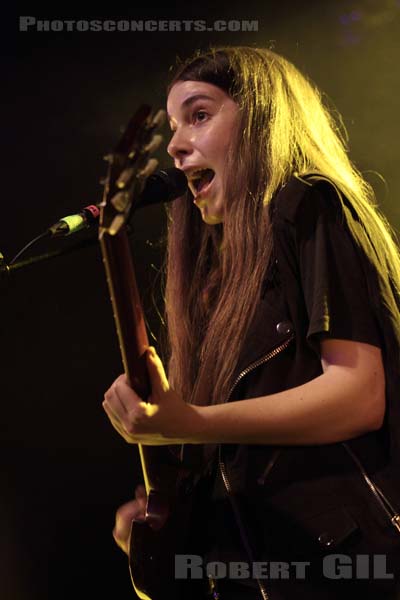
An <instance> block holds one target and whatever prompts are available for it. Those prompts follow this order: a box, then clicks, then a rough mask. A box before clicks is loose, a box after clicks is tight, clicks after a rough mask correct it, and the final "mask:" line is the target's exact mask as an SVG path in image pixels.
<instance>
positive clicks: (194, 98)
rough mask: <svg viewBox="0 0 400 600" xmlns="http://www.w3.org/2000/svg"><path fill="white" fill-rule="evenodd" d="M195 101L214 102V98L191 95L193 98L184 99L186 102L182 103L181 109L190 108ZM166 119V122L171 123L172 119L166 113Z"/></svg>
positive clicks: (203, 95) (205, 95)
mask: <svg viewBox="0 0 400 600" xmlns="http://www.w3.org/2000/svg"><path fill="white" fill-rule="evenodd" d="M197 100H212V101H215V99H214V98H212V97H211V96H208V95H207V94H193V96H189V97H188V98H186V100H184V101H183V102H182V104H181V108H188V106H191V105H192V104H194V103H195V102H196V101H197ZM167 118H168V121H171V119H172V117H171V116H170V115H169V113H167Z"/></svg>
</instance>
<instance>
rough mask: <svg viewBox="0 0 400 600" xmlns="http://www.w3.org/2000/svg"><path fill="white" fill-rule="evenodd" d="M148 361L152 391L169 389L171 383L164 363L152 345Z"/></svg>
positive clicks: (154, 392)
mask: <svg viewBox="0 0 400 600" xmlns="http://www.w3.org/2000/svg"><path fill="white" fill-rule="evenodd" d="M146 361H147V369H148V373H149V377H150V381H151V391H152V393H153V394H156V393H157V392H167V391H168V390H169V383H168V379H167V376H166V374H165V370H164V365H163V364H162V361H161V359H160V357H159V356H158V354H157V352H156V351H155V348H153V346H150V348H148V350H147V353H146Z"/></svg>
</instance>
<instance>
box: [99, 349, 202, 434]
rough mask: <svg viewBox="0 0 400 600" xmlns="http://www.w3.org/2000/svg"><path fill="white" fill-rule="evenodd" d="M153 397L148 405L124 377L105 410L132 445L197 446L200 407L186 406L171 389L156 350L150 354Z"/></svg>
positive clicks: (106, 397)
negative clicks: (195, 437)
mask: <svg viewBox="0 0 400 600" xmlns="http://www.w3.org/2000/svg"><path fill="white" fill-rule="evenodd" d="M146 361H147V370H148V373H149V377H150V383H151V394H150V396H149V398H148V401H147V402H145V401H144V400H143V399H142V398H140V397H139V396H138V395H137V394H136V393H135V391H134V390H133V389H132V388H131V387H130V386H129V384H128V381H127V378H126V376H125V375H120V376H119V377H118V378H117V379H116V380H115V381H114V383H113V384H112V386H111V387H110V388H109V390H107V392H106V393H105V395H104V402H103V408H104V410H105V411H106V413H107V416H108V418H109V419H110V421H111V423H112V425H113V426H114V428H115V429H116V430H117V431H118V433H119V434H120V435H121V436H122V437H123V438H124V440H126V441H127V442H129V443H139V444H145V445H150V446H151V445H153V446H159V445H168V444H184V443H195V439H194V436H195V432H196V427H197V426H198V422H199V411H198V409H199V407H195V406H193V405H190V404H186V403H185V402H184V401H183V400H182V398H181V397H180V396H179V394H177V393H176V392H174V391H173V390H172V389H171V388H170V387H169V383H168V380H167V377H166V375H165V371H164V367H163V364H162V362H161V360H160V358H159V356H158V355H157V353H156V351H155V350H154V348H151V347H150V348H148V350H147V353H146Z"/></svg>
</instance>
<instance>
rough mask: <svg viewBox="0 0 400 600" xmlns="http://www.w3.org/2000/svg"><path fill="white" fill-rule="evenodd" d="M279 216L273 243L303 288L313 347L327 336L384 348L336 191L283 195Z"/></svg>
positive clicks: (312, 189)
mask: <svg viewBox="0 0 400 600" xmlns="http://www.w3.org/2000/svg"><path fill="white" fill-rule="evenodd" d="M296 183H297V181H296V180H295V182H294V184H296ZM275 210H276V213H275V216H274V219H275V226H274V232H275V235H274V243H275V244H279V245H280V248H281V251H282V252H284V253H285V254H286V257H287V258H288V262H289V264H290V265H291V266H292V269H293V270H294V271H296V273H295V274H296V275H297V277H298V280H299V281H300V283H301V288H302V291H303V297H304V303H305V308H306V313H307V319H308V323H307V333H306V336H307V339H308V340H309V341H310V343H311V344H312V345H313V344H314V342H315V340H316V339H318V338H321V337H324V336H328V337H330V338H337V339H344V340H353V341H358V342H364V343H368V344H372V345H374V346H380V345H381V336H380V333H379V330H378V325H377V323H376V320H375V317H374V314H373V310H372V307H371V304H370V301H369V291H368V284H367V280H366V277H365V273H364V269H363V265H362V262H361V257H360V250H359V249H358V248H357V243H356V241H355V240H354V239H353V237H352V235H351V233H350V231H349V229H348V226H347V223H346V220H345V217H344V212H343V209H342V205H341V202H340V200H339V198H338V195H337V193H336V191H335V188H334V187H333V186H330V187H328V186H324V187H320V186H319V187H317V186H312V187H311V186H310V187H309V190H308V192H307V193H305V194H293V197H291V195H290V194H285V195H284V196H283V197H282V198H281V200H280V201H279V198H278V202H277V205H276V209H275Z"/></svg>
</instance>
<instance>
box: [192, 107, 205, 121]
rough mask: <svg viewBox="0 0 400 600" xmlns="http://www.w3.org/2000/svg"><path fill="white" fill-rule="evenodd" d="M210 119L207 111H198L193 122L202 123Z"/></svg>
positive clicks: (194, 114)
mask: <svg viewBox="0 0 400 600" xmlns="http://www.w3.org/2000/svg"><path fill="white" fill-rule="evenodd" d="M207 117H208V113H206V111H205V110H196V111H195V112H194V113H193V117H192V119H193V122H195V123H202V122H203V121H205V120H206V119H207Z"/></svg>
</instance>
